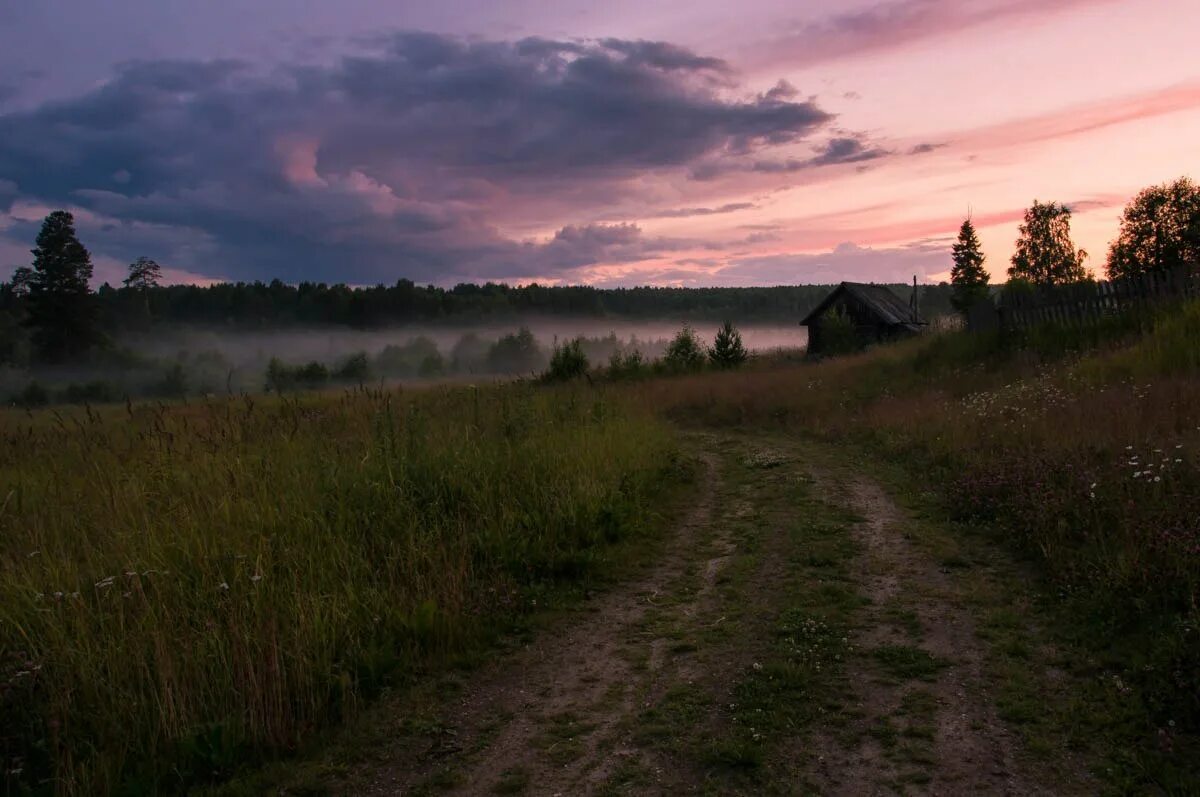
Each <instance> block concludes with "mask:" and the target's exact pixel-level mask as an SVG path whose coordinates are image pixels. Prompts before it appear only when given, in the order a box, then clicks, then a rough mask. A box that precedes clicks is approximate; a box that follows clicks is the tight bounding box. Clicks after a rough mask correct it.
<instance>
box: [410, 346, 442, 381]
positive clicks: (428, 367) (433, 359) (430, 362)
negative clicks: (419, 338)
mask: <svg viewBox="0 0 1200 797" xmlns="http://www.w3.org/2000/svg"><path fill="white" fill-rule="evenodd" d="M445 372H446V363H445V361H444V360H442V355H441V353H440V352H437V351H434V352H433V353H431V354H427V355H425V358H424V359H423V360H421V364H420V365H419V366H418V367H417V376H419V377H421V378H422V379H434V378H436V377H439V376H441V375H442V374H443V373H445Z"/></svg>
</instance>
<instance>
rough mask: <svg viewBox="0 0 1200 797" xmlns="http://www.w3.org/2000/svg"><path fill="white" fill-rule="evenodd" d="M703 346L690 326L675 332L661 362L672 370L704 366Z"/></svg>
mask: <svg viewBox="0 0 1200 797" xmlns="http://www.w3.org/2000/svg"><path fill="white" fill-rule="evenodd" d="M704 360H705V353H704V347H703V346H702V345H701V344H700V338H699V337H697V336H696V332H695V330H693V329H692V328H691V327H690V326H685V327H684V328H683V329H681V330H679V331H678V332H676V333H675V337H674V338H672V339H671V343H670V345H668V346H667V353H666V355H665V356H664V357H663V362H664V363H665V364H666V365H667V367H668V368H670V369H671V370H673V371H697V370H699V369H700V368H703V367H704Z"/></svg>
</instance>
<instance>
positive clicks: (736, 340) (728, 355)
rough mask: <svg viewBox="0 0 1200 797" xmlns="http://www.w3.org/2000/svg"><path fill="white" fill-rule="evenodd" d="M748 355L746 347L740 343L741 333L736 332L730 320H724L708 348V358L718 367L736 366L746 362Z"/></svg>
mask: <svg viewBox="0 0 1200 797" xmlns="http://www.w3.org/2000/svg"><path fill="white" fill-rule="evenodd" d="M748 356H749V355H748V354H747V353H746V347H745V346H744V345H742V333H741V332H738V331H737V328H736V327H735V326H734V325H733V324H732V323H731V322H729V321H726V322H725V323H724V324H722V325H721V328H720V329H718V330H717V336H716V338H715V339H714V340H713V347H712V348H711V349H709V350H708V358H709V359H710V360H712V363H713V365H715V366H717V367H718V368H737V367H738V366H739V365H741V364H742V363H744V362H746V358H747V357H748Z"/></svg>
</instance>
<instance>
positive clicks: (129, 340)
mask: <svg viewBox="0 0 1200 797" xmlns="http://www.w3.org/2000/svg"><path fill="white" fill-rule="evenodd" d="M682 326H683V323H682V322H649V323H626V322H614V321H611V320H609V321H605V320H597V319H577V320H571V319H561V318H554V319H528V320H525V321H513V322H509V323H503V324H496V325H462V326H454V325H437V326H404V327H392V328H386V329H373V330H352V329H345V328H326V329H299V330H297V329H280V330H265V331H262V332H246V331H236V330H213V329H186V328H174V329H170V330H166V331H164V332H162V333H156V334H155V335H154V336H152V337H149V338H147V337H134V336H130V337H125V338H121V339H118V341H117V342H118V343H119V344H120V345H123V346H127V347H129V348H130V349H132V350H133V351H137V352H139V353H142V354H145V355H147V356H151V357H157V358H171V357H175V356H177V355H178V354H179V352H180V351H182V350H186V351H190V352H192V353H193V354H194V353H199V352H204V351H215V352H220V353H221V355H222V356H223V357H225V358H226V359H228V360H229V361H230V362H231V363H232V364H234V365H238V366H242V365H251V364H254V363H257V362H262V361H265V360H266V359H269V358H270V357H278V358H280V359H281V360H284V361H286V362H301V361H304V362H307V361H310V360H318V361H323V362H328V361H334V360H337V359H339V358H342V357H346V356H349V355H351V354H354V353H356V352H363V351H365V352H366V353H367V354H377V353H378V352H380V351H381V350H382V349H383V348H384V347H385V346H388V345H402V344H404V343H406V342H408V341H411V340H413V339H415V338H421V337H424V338H428V339H429V340H431V341H433V342H434V344H436V345H437V347H438V350H439V351H440V352H441V353H442V355H443V356H447V355H449V353H450V352H451V350H452V349H453V348H454V346H455V344H457V343H458V342H459V341H460V340H462V338H463V337H464V336H466V335H470V334H474V335H476V336H478V337H479V338H481V339H482V340H484V341H486V342H488V343H493V342H495V341H496V340H498V339H499V338H500V337H501V336H503V335H507V334H511V333H513V332H516V331H517V330H519V329H520V328H521V327H525V328H526V329H528V330H529V331H530V332H532V333H533V336H534V337H535V338H536V339H537V341H538V343H539V344H540V345H541V346H542V347H543V348H544V349H546V350H547V351H549V350H550V349H552V348H553V346H554V343H555V341H559V342H561V341H565V340H570V339H572V338H575V337H580V336H582V337H585V338H597V339H598V338H606V337H610V336H611V337H615V338H616V340H617V341H618V342H619V343H620V344H621V345H623V346H627V347H630V348H637V349H639V350H641V351H642V353H643V354H646V355H648V356H657V353H658V349H661V348H665V346H666V344H667V342H668V341H669V340H670V339H671V338H672V337H673V336H674V335H675V333H676V332H678V331H679V329H680V328H681V327H682ZM690 326H691V327H692V329H694V330H695V331H696V333H697V334H698V335H699V336H700V338H701V340H703V341H705V342H707V343H711V342H712V339H713V336H714V335H715V334H716V332H717V328H718V327H719V324H717V323H714V322H704V323H694V324H690ZM738 329H739V331H740V332H741V334H742V341H743V342H744V343H745V345H746V348H748V349H750V350H751V351H768V350H772V349H780V348H803V347H804V345H805V343H806V342H807V340H808V335H807V330H806V329H805V328H804V327H802V326H799V325H795V326H778V325H776V326H746V327H739V328H738ZM594 364H597V365H598V364H599V363H594Z"/></svg>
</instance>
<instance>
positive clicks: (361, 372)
mask: <svg viewBox="0 0 1200 797" xmlns="http://www.w3.org/2000/svg"><path fill="white" fill-rule="evenodd" d="M333 378H334V379H336V380H338V381H339V382H359V383H362V382H365V381H367V380H368V379H370V378H371V362H370V360H368V359H367V353H366V352H365V351H360V352H358V353H357V354H352V355H350V356H349V357H347V358H346V360H345V361H344V362H343V363H342V364H341V365H339V366H338V368H337V370H335V371H334V372H333Z"/></svg>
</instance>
